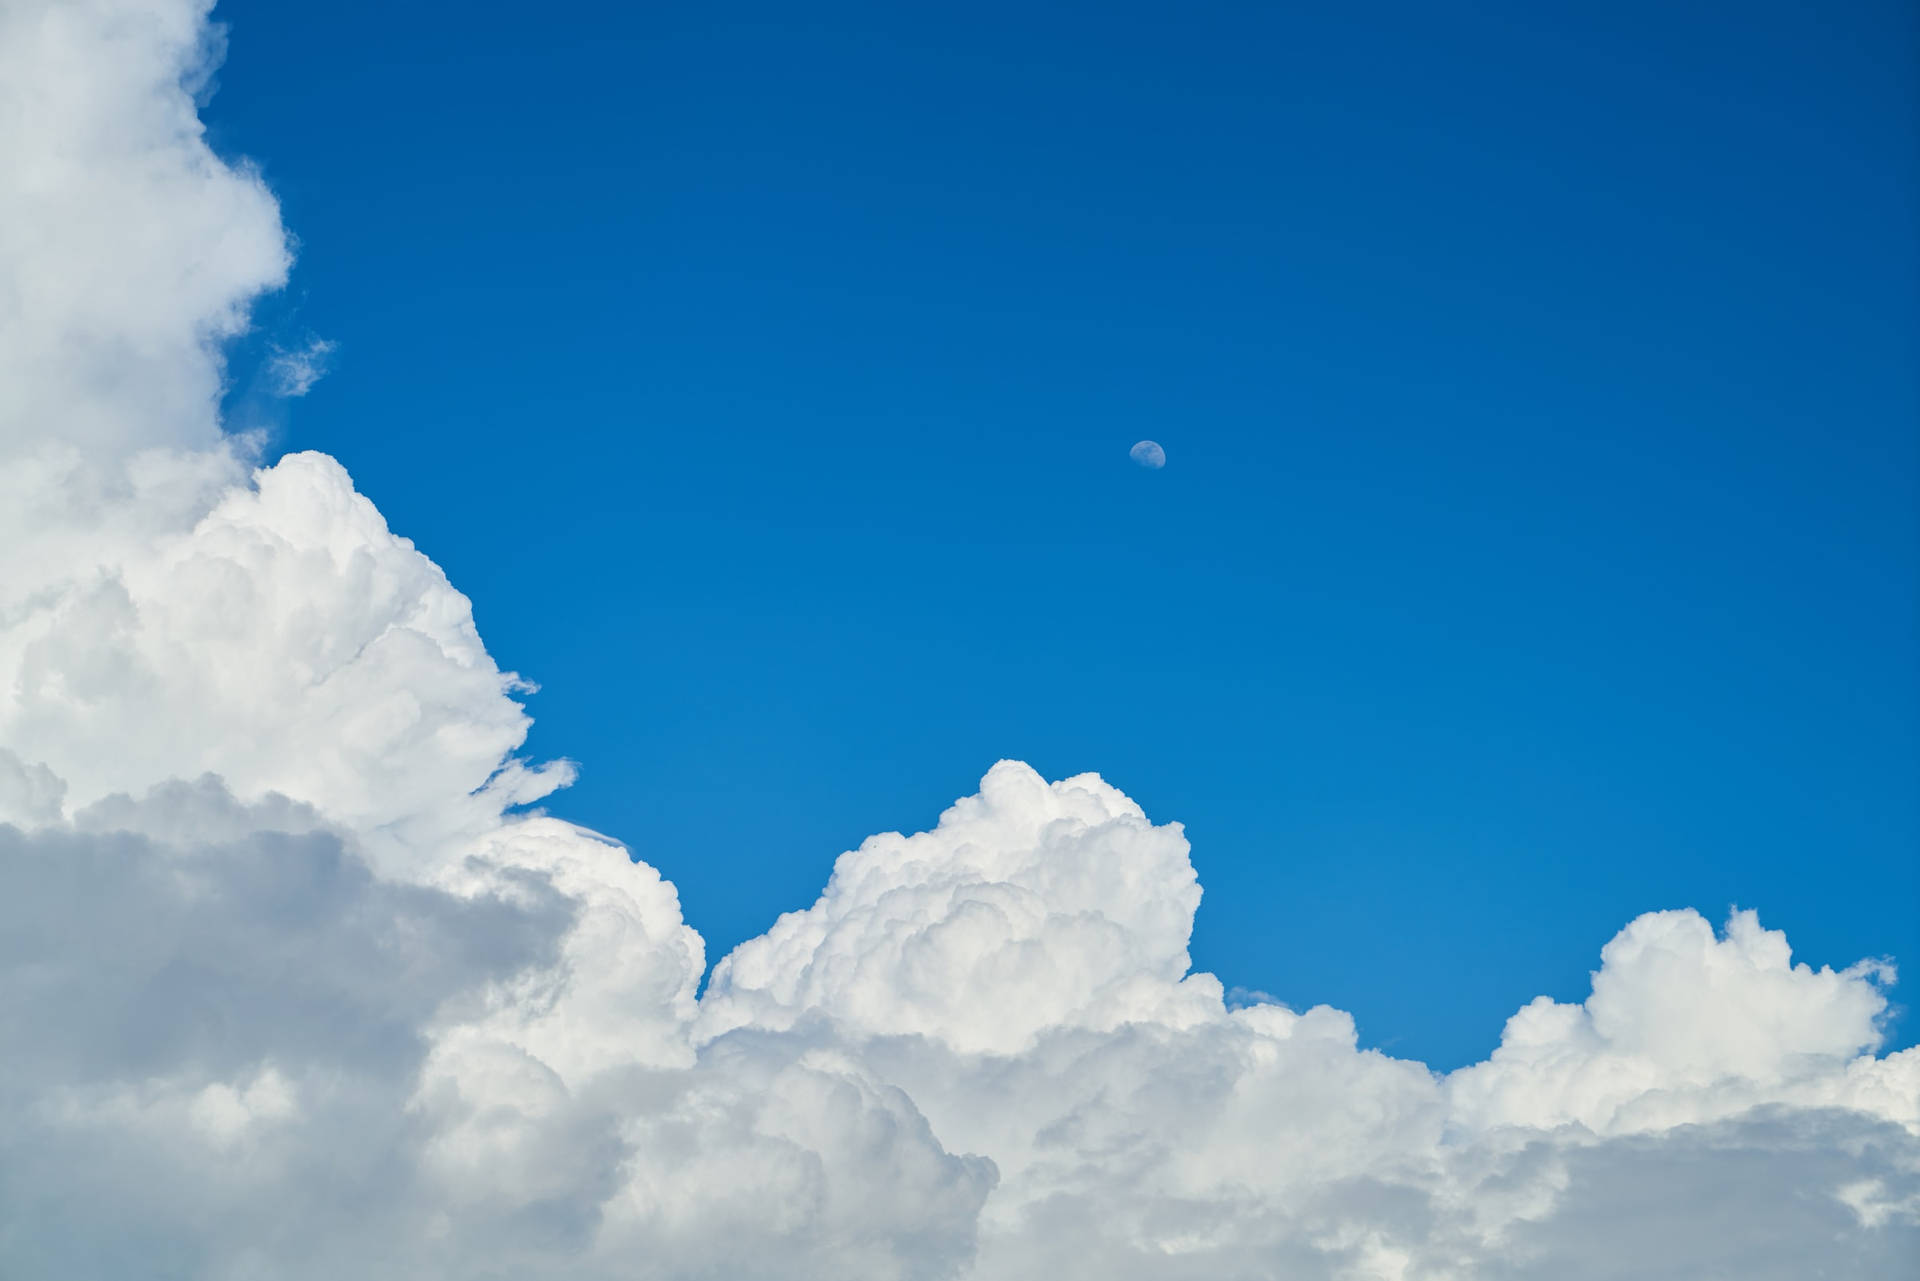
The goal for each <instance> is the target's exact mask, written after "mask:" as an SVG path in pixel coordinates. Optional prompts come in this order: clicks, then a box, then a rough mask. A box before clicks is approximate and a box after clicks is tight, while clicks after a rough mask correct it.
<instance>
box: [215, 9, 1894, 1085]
mask: <svg viewBox="0 0 1920 1281" xmlns="http://www.w3.org/2000/svg"><path fill="white" fill-rule="evenodd" d="M1543 8H1550V9H1552V10H1553V12H1552V13H1546V12H1543V11H1542V10H1543ZM1729 12H1730V11H1729V8H1728V6H1725V5H1709V4H1661V5H1653V4H1619V3H1612V4H1606V5H1601V4H1567V5H1554V6H1545V7H1543V6H1538V5H1528V4H1519V3H1514V4H1505V5H1473V6H1448V7H1447V9H1446V12H1444V13H1441V12H1439V11H1438V10H1436V9H1435V8H1434V7H1432V6H1422V5H1411V4H1385V3H1381V4H1365V5H1349V6H1324V7H1323V6H1315V7H1311V8H1309V7H1305V6H1257V7H1256V6H1226V5H1198V6H1193V5H1189V6H1179V7H1177V8H1176V7H1174V6H1143V5H1118V6H1116V5H1102V6H1092V5H1087V6H1068V5H1059V6H1046V7H1045V11H1044V12H1039V13H1036V12H1035V11H1034V7H1032V6H1013V5H1005V6H1002V5H971V6H966V7H959V6H954V7H933V6H897V5H831V4H829V5H820V6H812V7H810V8H809V9H808V11H807V12H806V13H805V14H803V15H802V14H798V13H796V12H795V11H794V9H793V7H792V6H786V5H764V6H761V5H751V4H736V5H731V6H725V7H717V8H710V9H703V10H700V11H697V12H696V11H692V10H675V9H668V8H667V7H664V6H648V5H640V6H629V5H580V6H573V7H569V8H567V9H565V10H551V11H546V12H539V13H532V14H530V13H529V11H527V10H526V9H525V7H524V6H513V7H508V6H505V5H492V4H486V3H477V4H473V5H469V6H466V7H464V8H463V9H462V10H461V11H460V14H459V17H458V19H457V20H449V18H448V17H447V11H446V10H445V9H444V8H440V7H431V6H424V5H422V6H394V5H390V4H379V5H376V4H371V3H357V2H351V0H350V2H347V3H341V4H336V5H329V6H324V7H319V8H314V7H301V6H285V5H277V4H268V3H264V2H263V0H227V2H226V3H223V4H222V5H221V6H220V13H221V15H222V16H223V17H224V18H225V19H226V20H227V21H228V22H229V23H230V24H231V25H232V51H231V55H230V58H229V61H228V64H227V67H226V68H225V70H224V71H223V72H222V74H221V77H220V82H219V87H218V91H217V93H216V95H215V96H214V98H213V99H212V101H211V103H210V105H209V108H208V111H207V115H208V118H209V120H210V122H211V128H212V134H213V138H214V141H215V144H216V146H217V147H219V148H220V149H221V150H222V151H223V152H225V153H228V154H244V155H247V156H250V157H252V158H253V159H254V160H255V161H256V162H257V163H258V164H259V165H260V166H261V167H262V169H263V170H264V172H265V173H266V175H267V177H268V179H269V181H270V182H271V183H272V185H273V187H274V189H275V191H276V192H277V193H278V195H279V196H280V198H281V200H282V203H283V205H284V208H285V214H286V219H287V222H288V224H289V225H290V226H291V227H293V228H294V229H295V231H296V232H297V233H298V235H299V236H300V238H301V260H300V265H299V267H298V268H297V270H296V272H295V276H294V282H293V285H292V287H291V288H290V289H289V290H288V291H287V292H286V293H285V294H284V295H283V296H281V297H279V298H276V299H274V300H272V301H271V302H270V303H269V304H268V305H267V306H266V307H265V308H264V309H263V311H262V312H261V315H260V321H261V328H260V332H259V334H258V335H257V337H256V339H255V340H254V342H253V343H252V344H251V345H250V347H248V348H246V349H243V350H242V351H241V352H240V353H239V354H238V360H237V362H236V366H235V371H236V391H235V395H234V398H233V407H232V409H233V415H234V420H235V422H236V423H237V424H238V425H247V424H249V423H254V422H261V423H264V424H266V425H268V426H270V427H272V428H273V429H274V431H275V433H276V435H275V437H274V439H275V443H276V448H278V449H297V448H317V449H322V450H325V451H327V452H329V453H332V454H335V455H336V456H338V457H339V458H340V459H341V460H342V461H343V462H345V463H346V464H347V466H348V467H349V468H350V469H351V471H352V472H353V475H354V477H355V479H356V481H357V482H358V484H359V485H360V487H361V488H362V489H363V490H364V491H365V492H366V493H368V494H369V495H370V496H372V497H373V498H374V500H375V501H376V502H377V503H378V504H379V505H380V507H381V509H382V511H383V512H384V513H385V514H386V515H387V517H388V519H389V520H390V521H391V522H392V523H393V525H394V527H395V528H396V529H397V530H398V531H399V532H401V533H403V534H406V535H408V536H410V537H412V538H414V539H415V540H416V541H417V542H418V543H419V544H420V545H421V547H422V548H423V549H424V550H425V551H427V552H428V554H430V555H431V556H433V557H434V558H435V559H436V560H437V561H439V562H440V563H441V564H442V565H443V566H444V567H445V568H446V569H447V571H448V573H449V575H450V576H451V577H452V579H453V581H454V582H455V583H456V584H457V585H458V586H460V587H461V588H462V590H464V591H466V592H467V593H468V594H469V595H471V596H472V597H473V599H474V602H475V609H476V612H477V614H478V618H479V622H480V626H481V629H482V631H483V633H484V635H485V636H486V638H487V640H488V642H489V646H490V648H491V649H492V651H493V652H494V653H495V655H496V656H497V657H498V658H499V660H500V661H501V663H502V664H503V665H506V666H510V667H513V668H515V669H517V670H519V671H521V672H522V673H524V674H525V675H527V676H529V677H530V678H532V679H534V680H537V681H539V682H540V683H541V685H542V686H543V688H542V690H541V692H540V693H539V694H538V695H537V696H535V697H534V698H533V699H532V701H531V709H532V711H533V713H534V715H535V717H536V718H537V725H536V728H535V730H534V735H533V738H532V741H531V744H530V747H531V751H532V752H533V754H535V755H537V756H552V755H565V756H569V757H572V758H574V759H576V760H578V761H580V762H581V764H582V766H583V773H582V776H581V779H580V781H579V783H578V784H577V785H576V786H575V787H574V788H573V789H571V791H569V792H567V793H564V794H562V795H561V796H559V797H557V798H555V803H554V804H553V806H552V808H554V810H555V811H556V812H558V813H561V814H563V815H564V816H566V817H569V818H573V819H575V820H577V821H579V822H582V823H585V824H587V825H588V826H590V827H593V828H596V829H599V830H602V831H606V832H609V833H611V834H614V835H617V836H619V837H621V838H622V839H624V840H626V841H628V842H629V843H630V844H631V845H632V846H633V847H634V849H635V851H636V852H637V853H639V854H641V855H642V856H643V857H645V858H646V859H647V860H648V861H649V862H651V863H653V864H654V865H656V866H657V867H659V868H660V870H661V871H662V872H663V874H665V875H666V876H668V877H669V878H670V879H672V880H673V881H674V882H675V883H676V884H677V885H678V886H679V888H680V892H681V895H682V897H683V900H684V903H685V907H686V911H687V915H688V917H689V920H690V921H691V923H692V924H694V925H695V926H696V927H697V928H699V929H700V930H701V931H702V932H703V933H704V934H705V936H706V937H707V939H708V943H709V946H710V948H711V949H712V955H713V956H715V957H717V956H718V955H719V954H720V953H721V952H723V951H724V950H725V949H727V948H729V947H731V946H732V945H733V944H734V943H736V942H738V941H740V940H741V939H744V938H746V937H749V936H751V935H754V934H757V933H759V932H760V931H761V930H763V929H764V928H765V927H766V926H767V924H768V923H769V922H770V921H771V920H772V918H773V917H774V916H775V915H776V914H777V913H779V912H781V911H784V910H788V909H791V908H796V907H800V906H803V905H805V904H806V903H808V902H810V901H811V900H812V898H813V896H814V895H815V894H816V893H817V892H818V889H819V887H820V885H821V883H822V881H823V880H824V877H825V873H826V871H827V869H828V867H829V866H830V864H831V860H832V858H833V857H834V855H835V854H837V853H838V852H839V851H840V850H842V849H844V848H847V847H848V846H850V845H852V844H853V843H856V842H857V841H859V840H860V839H861V838H862V837H864V836H865V835H867V834H868V833H871V832H874V831H879V830H884V829H888V828H906V829H908V830H912V829H914V828H917V827H922V826H925V825H926V824H928V823H929V822H931V821H932V819H933V818H934V816H935V815H936V814H937V812H938V811H939V809H940V808H941V807H942V806H944V805H945V804H946V803H947V802H948V801H950V800H951V799H952V798H954V797H956V796H959V795H962V794H965V793H967V792H971V791H972V790H973V788H974V784H975V783H976V781H977V780H978V778H979V776H980V774H981V773H982V772H983V771H984V770H985V769H986V767H987V766H988V765H990V764H991V763H992V762H993V761H994V760H995V759H997V758H999V757H1002V756H1014V757H1019V758H1021V759H1024V760H1027V761H1030V762H1031V763H1033V764H1034V765H1035V766H1036V767H1037V768H1039V769H1040V770H1042V771H1043V772H1044V773H1047V774H1048V775H1050V776H1054V777H1058V776H1062V775H1065V774H1071V773H1076V772H1079V771H1083V770H1096V771H1099V772H1100V773H1102V774H1103V775H1104V776H1106V777H1107V778H1108V779H1109V780H1111V781H1112V782H1114V783H1115V784H1117V785H1118V786H1120V787H1122V788H1123V789H1125V790H1126V791H1128V792H1129V793H1130V794H1131V795H1133V796H1134V797H1135V798H1136V799H1138V800H1139V801H1140V802H1141V803H1142V804H1143V805H1144V806H1145V807H1146V809H1147V811H1148V813H1149V814H1150V815H1152V816H1153V817H1155V818H1156V819H1162V820H1164V819H1169V818H1177V819H1180V820H1182V821H1184V822H1185V823H1186V824H1187V825H1188V830H1189V834H1190V836H1191V838H1192V840H1193V842H1194V860H1195V863H1196V865H1197V866H1198V868H1199V871H1200V876H1201V880H1202V882H1203V884H1204V885H1205V886H1206V899H1205V901H1204V903H1203V905H1202V907H1201V909H1200V915H1199V921H1198V926H1197V933H1196V937H1195V941H1194V948H1193V952H1194V959H1195V962H1196V964H1197V965H1198V966H1200V967H1202V968H1206V969H1211V970H1213V971H1215V972H1217V973H1218V974H1220V975H1221V977H1222V979H1223V980H1224V981H1225V982H1227V983H1228V984H1229V985H1239V986H1244V987H1248V988H1256V989H1261V990H1264V991H1267V992H1270V993H1272V994H1274V995H1276V996H1278V997H1280V998H1281V999H1283V1000H1286V1001H1288V1002H1289V1003H1292V1004H1295V1005H1307V1004H1312V1003H1316V1002H1322V1001H1324V1002H1330V1003H1332V1004H1335V1005H1338V1006H1340V1007H1342V1008H1345V1009H1349V1010H1352V1011H1354V1013H1355V1015H1356V1017H1357V1019H1358V1020H1359V1023H1360V1027H1361V1032H1362V1037H1363V1040H1365V1041H1366V1042H1368V1043H1370V1044H1376V1045H1383V1046H1388V1047H1390V1048H1392V1049H1393V1051H1394V1052H1395V1053H1396V1054H1400V1055H1411V1056H1418V1057H1424V1058H1426V1059H1428V1060H1429V1061H1430V1062H1432V1063H1433V1064H1434V1065H1435V1066H1438V1067H1449V1066H1453V1065H1456V1064H1459V1063H1462V1062H1466V1061H1469V1060H1471V1059H1475V1058H1479V1057H1481V1056H1483V1055H1484V1054H1485V1053H1486V1051H1487V1050H1488V1049H1490V1048H1491V1046H1492V1045H1493V1043H1494V1041H1495V1040H1496V1038H1497V1035H1498V1030H1499V1026H1500V1022H1501V1020H1502V1019H1504V1018H1505V1017H1506V1015H1508V1014H1510V1013H1511V1012H1512V1011H1513V1010H1514V1009H1516V1008H1517V1007H1518V1006H1519V1005H1521V1004H1522V1003H1524V1002H1525V1001H1526V1000H1528V999H1529V998H1531V997H1532V996H1534V995H1536V994H1539V993H1540V992H1541V991H1543V990H1545V991H1547V992H1548V993H1549V994H1551V995H1555V996H1557V997H1560V998H1563V999H1578V998H1579V997H1581V996H1582V995H1583V994H1584V992H1585V990H1586V977H1587V972H1588V970H1589V969H1591V968H1592V967H1593V966H1594V965H1595V964H1596V963H1597V962H1596V954H1597V950H1598V948H1599V947H1600V945H1601V944H1602V943H1603V942H1605V940H1606V939H1607V938H1608V937H1610V936H1611V935H1612V933H1613V932H1614V931H1615V930H1616V929H1618V928H1619V927H1620V926H1621V925H1622V924H1623V923H1625V922H1626V921H1627V920H1628V919H1629V918H1630V917H1632V916H1633V915H1634V914H1636V913H1638V912H1641V911H1643V910H1647V909H1652V908H1662V907H1677V906H1695V907H1698V908H1700V909H1701V910H1702V911H1704V912H1706V913H1708V914H1709V915H1710V916H1713V917H1716V918H1718V917H1721V916H1723V915H1724V914H1725V912H1726V910H1727V909H1728V907H1730V906H1732V905H1734V904H1736V903H1737V904H1739V905H1741V906H1751V907H1757V908H1758V909H1759V910H1760V912H1761V914H1762V919H1763V920H1764V921H1765V922H1766V923H1767V924H1769V925H1771V926H1775V927H1781V928H1784V929H1785V930H1786V931H1787V934H1788V937H1789V938H1791V939H1792V940H1793V942H1794V944H1795V945H1796V947H1797V948H1798V949H1799V954H1800V956H1801V957H1802V959H1806V960H1809V961H1812V962H1814V963H1816V964H1820V963H1833V964H1845V963H1848V962H1851V961H1853V960H1855V959H1857V958H1859V957H1861V956H1863V955H1877V954H1890V955H1892V956H1894V957H1895V958H1896V959H1898V960H1900V961H1903V962H1905V963H1906V965H1907V967H1908V969H1909V970H1910V971H1913V972H1914V973H1915V974H1916V975H1920V969H1916V967H1920V871H1917V870H1916V858H1915V851H1916V848H1920V797H1917V796H1916V790H1915V785H1914V780H1915V778H1916V777H1920V733H1916V725H1917V724H1920V674H1917V669H1916V664H1915V661H1914V659H1915V645H1916V639H1917V633H1920V628H1917V627H1916V608H1915V586H1916V581H1920V563H1917V562H1920V553H1917V552H1916V511H1917V510H1920V502H1917V495H1916V476H1917V475H1920V458H1916V452H1917V450H1916V441H1915V433H1914V423H1915V422H1916V421H1920V387H1917V375H1916V368H1920V365H1917V363H1916V355H1917V354H1920V306H1917V304H1916V301H1915V300H1916V298H1917V297H1920V293H1916V285H1917V284H1920V262H1917V261H1916V244H1915V238H1914V234H1913V230H1912V229H1913V226H1914V225H1915V216H1916V213H1917V212H1920V210H1917V209H1916V205H1917V204H1920V199H1916V197H1917V196H1920V172H1917V171H1916V159H1915V158H1916V156H1920V147H1916V142H1920V139H1916V137H1915V125H1914V121H1915V120H1916V119H1920V113H1916V111H1915V107H1916V105H1917V104H1916V102H1915V98H1916V96H1920V83H1917V78H1916V71H1915V65H1914V60H1913V58H1912V55H1911V49H1912V48H1913V42H1914V39H1915V36H1916V32H1915V30H1914V27H1915V18H1914V15H1913V13H1912V11H1911V9H1910V7H1908V6H1904V5H1900V4H1896V3H1880V4H1872V3H1862V4H1859V5H1854V6H1848V7H1847V11H1846V12H1845V13H1844V14H1837V13H1835V12H1832V11H1826V12H1821V11H1816V10H1814V9H1812V8H1811V7H1807V6H1799V5H1784V4H1768V3H1757V4H1753V5H1748V6H1743V7H1742V8H1741V10H1740V14H1739V21H1738V22H1737V23H1734V22H1731V21H1729V18H1728V15H1729ZM310 334H317V335H321V336H324V337H326V338H328V339H331V340H334V341H336V342H337V343H338V344H339V348H338V352H337V357H336V360H335V366H336V368H335V370H334V372H333V373H332V374H331V375H330V376H329V377H328V378H327V379H326V380H325V381H323V382H322V383H320V384H319V386H318V387H317V388H316V389H315V390H314V391H313V393H312V394H311V395H310V396H308V397H307V398H306V399H305V400H303V401H300V402H297V403H296V404H295V405H294V406H293V407H292V408H291V410H290V411H289V410H284V409H276V408H274V407H273V406H272V405H271V404H270V403H268V402H267V401H266V400H265V398H263V397H260V396H258V395H255V394H253V391H254V388H253V385H252V375H251V374H250V372H249V371H250V369H252V368H253V367H254V366H255V365H257V364H258V361H259V358H260V356H261V354H262V353H263V352H264V350H265V348H266V345H267V344H268V343H270V342H281V343H293V342H297V341H299V340H301V339H302V338H304V337H306V336H308V335H310ZM1142 437H1152V438H1154V439H1157V440H1159V441H1160V442H1161V443H1162V444H1164V445H1165V447H1166V449H1167V453H1168V456H1169V462H1168V465H1167V467H1166V468H1165V470H1164V471H1160V472H1148V471H1144V470H1141V469H1139V468H1136V467H1134V466H1133V465H1132V464H1130V463H1129V461H1128V459H1127V449H1128V447H1129V446H1130V445H1131V444H1132V443H1133V442H1134V441H1135V440H1138V439H1140V438H1142ZM1913 981H1920V978H1916V979H1915V980H1913ZM1895 996H1896V999H1897V1000H1905V1001H1908V1002H1911V1000H1912V998H1911V996H1910V995H1907V994H1906V992H1905V985H1903V988H1901V989H1896V992H1895ZM1914 1021H1915V1020H1913V1019H1907V1020H1903V1021H1902V1022H1901V1023H1900V1024H1898V1025H1897V1026H1896V1028H1895V1036H1894V1043H1895V1044H1909V1043H1912V1042H1913V1041H1914V1039H1915V1037H1914V1030H1913V1027H1912V1023H1913V1022H1914Z"/></svg>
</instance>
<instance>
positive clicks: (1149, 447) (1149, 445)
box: [1127, 440, 1167, 471]
mask: <svg viewBox="0 0 1920 1281" xmlns="http://www.w3.org/2000/svg"><path fill="white" fill-rule="evenodd" d="M1127 457H1129V458H1131V459H1133V461H1134V462H1136V463H1139V464H1140V465H1141V466H1142V467H1145V468H1146V469H1147V470H1148V471H1159V470H1160V469H1161V468H1162V467H1165V466H1166V465H1167V451H1166V450H1164V449H1162V448H1160V446H1159V445H1158V444H1156V443H1155V442H1153V441H1151V440H1143V441H1141V442H1140V443H1139V444H1137V445H1135V446H1134V447H1133V448H1132V449H1129V450H1128V451H1127Z"/></svg>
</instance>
